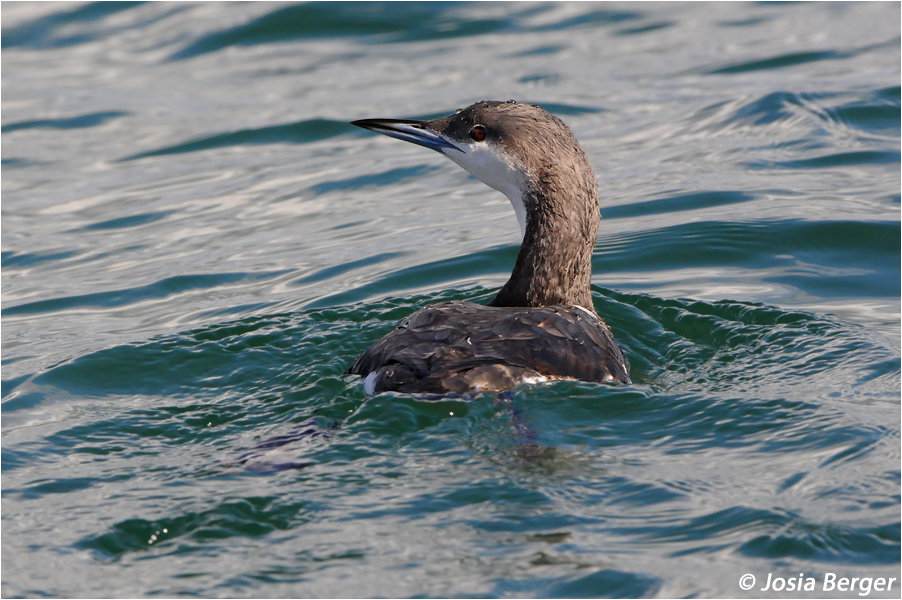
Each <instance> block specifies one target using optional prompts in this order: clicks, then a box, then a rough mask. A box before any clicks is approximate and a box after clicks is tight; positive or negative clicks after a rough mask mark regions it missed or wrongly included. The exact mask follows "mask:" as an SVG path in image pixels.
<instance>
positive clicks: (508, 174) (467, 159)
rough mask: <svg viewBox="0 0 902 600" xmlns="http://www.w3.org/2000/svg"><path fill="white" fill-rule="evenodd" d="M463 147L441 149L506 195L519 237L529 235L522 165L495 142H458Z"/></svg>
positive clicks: (478, 177)
mask: <svg viewBox="0 0 902 600" xmlns="http://www.w3.org/2000/svg"><path fill="white" fill-rule="evenodd" d="M455 145H456V146H457V147H458V148H460V150H461V152H458V151H457V150H452V149H447V150H444V151H443V152H442V154H444V155H445V156H447V157H448V158H450V159H451V160H453V161H454V162H456V163H457V164H458V165H460V166H461V167H463V168H464V170H466V171H467V172H468V173H470V174H471V175H473V177H475V178H476V179H478V180H479V181H481V182H483V183H484V184H486V185H487V186H489V187H491V188H494V189H496V190H498V191H499V192H501V193H502V194H504V195H505V196H507V199H508V200H510V203H511V205H512V206H513V207H514V213H516V215H517V222H518V223H520V237H523V236H525V235H526V206H525V205H524V203H523V196H524V194H525V193H526V188H527V183H528V180H527V178H526V174H525V173H524V172H523V169H522V168H521V167H520V165H518V164H516V163H515V162H514V161H513V160H512V159H511V158H509V157H508V156H507V155H505V154H504V153H503V152H501V151H499V150H498V147H497V146H495V145H494V144H489V143H486V142H472V143H469V144H466V143H459V142H455Z"/></svg>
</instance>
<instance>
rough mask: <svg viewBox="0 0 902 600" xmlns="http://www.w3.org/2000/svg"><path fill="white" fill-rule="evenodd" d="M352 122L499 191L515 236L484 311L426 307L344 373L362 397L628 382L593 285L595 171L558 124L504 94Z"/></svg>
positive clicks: (458, 305) (463, 305)
mask: <svg viewBox="0 0 902 600" xmlns="http://www.w3.org/2000/svg"><path fill="white" fill-rule="evenodd" d="M354 124H355V125H359V126H361V127H365V128H367V129H371V130H373V131H377V132H379V133H383V134H385V135H388V136H390V137H395V138H398V139H402V140H405V141H410V142H413V143H416V144H419V145H422V146H426V147H428V148H431V149H433V150H436V151H438V152H440V153H442V154H443V155H445V156H447V157H448V158H450V159H451V160H453V161H454V162H456V163H458V164H459V165H461V166H462V167H463V168H464V169H466V170H467V171H469V172H470V173H471V174H473V175H474V176H476V177H477V178H478V179H480V180H482V181H483V182H485V183H487V184H488V185H490V186H491V187H493V188H495V189H497V190H499V191H501V192H503V193H504V194H505V195H506V196H507V197H508V198H509V199H510V201H511V204H512V205H513V207H514V211H515V212H516V213H517V219H518V221H519V223H520V228H521V233H522V234H523V243H522V244H521V246H520V253H519V255H518V257H517V263H516V265H515V266H514V270H513V272H512V274H511V277H510V280H509V281H508V282H507V283H506V284H505V285H504V286H503V287H502V288H501V290H500V291H499V292H498V295H497V296H496V297H495V298H494V299H493V300H492V301H491V302H490V303H489V305H488V306H483V305H478V304H473V303H470V302H449V303H443V304H437V305H434V306H430V307H427V308H424V309H422V310H420V311H418V312H416V313H414V314H413V315H411V316H410V317H408V318H407V319H405V320H404V321H403V322H402V323H401V324H400V325H399V326H398V327H397V328H396V329H395V330H394V331H392V332H391V333H389V334H387V335H386V336H385V337H383V338H382V339H380V340H379V341H377V342H376V343H375V344H373V345H372V346H371V347H370V348H369V349H368V350H367V351H366V352H364V353H363V354H362V355H361V356H360V357H359V358H358V359H357V360H356V361H355V362H354V364H353V365H352V366H351V368H350V369H349V371H348V372H349V373H354V374H358V375H362V376H364V377H365V378H366V379H365V387H366V391H367V393H370V394H373V393H378V392H382V391H389V390H394V391H400V392H408V393H423V392H426V393H439V394H441V393H458V394H464V393H468V392H475V391H501V390H504V389H509V388H512V387H514V386H516V385H519V384H521V383H531V382H538V381H544V380H547V379H578V380H582V381H593V382H612V381H618V382H622V383H629V381H630V380H629V375H628V371H627V366H626V361H625V359H624V357H623V354H622V353H621V351H620V348H618V347H617V344H616V343H615V342H614V338H613V336H612V335H611V331H610V329H609V328H608V326H607V325H606V324H605V323H604V321H603V320H602V319H601V318H600V317H598V315H597V314H596V313H595V311H594V309H593V305H592V296H591V291H590V288H589V283H590V278H591V272H592V265H591V259H592V249H593V248H594V246H595V237H596V234H597V231H598V219H599V212H598V193H597V183H596V180H595V175H594V173H593V172H592V168H591V167H590V166H589V163H588V160H587V159H586V156H585V154H584V153H583V151H582V149H581V148H580V147H579V144H578V143H577V141H576V139H575V138H574V137H573V134H572V133H571V132H570V130H569V129H568V128H567V126H566V125H565V124H564V123H563V122H562V121H560V120H559V119H557V118H556V117H554V116H552V115H550V114H548V113H547V112H545V111H544V110H542V109H540V108H538V107H535V106H531V105H528V104H518V103H515V102H512V101H509V102H478V103H476V104H474V105H472V106H470V107H468V108H466V109H463V110H461V111H458V112H457V113H455V114H453V115H450V116H448V117H443V118H441V119H435V120H433V121H406V120H397V119H368V120H364V121H355V123H354Z"/></svg>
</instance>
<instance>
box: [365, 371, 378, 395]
mask: <svg viewBox="0 0 902 600" xmlns="http://www.w3.org/2000/svg"><path fill="white" fill-rule="evenodd" d="M363 391H364V393H365V394H366V395H367V396H375V395H376V371H373V372H372V373H370V374H369V375H367V376H366V379H364V380H363Z"/></svg>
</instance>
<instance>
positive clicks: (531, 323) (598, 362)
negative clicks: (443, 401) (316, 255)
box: [349, 302, 629, 394]
mask: <svg viewBox="0 0 902 600" xmlns="http://www.w3.org/2000/svg"><path fill="white" fill-rule="evenodd" d="M349 372H350V373H357V374H360V375H369V374H371V373H375V374H376V375H375V378H374V379H373V380H372V381H373V385H374V389H375V390H376V391H382V390H396V391H399V392H409V393H421V392H427V393H448V392H451V393H458V394H463V393H467V392H473V391H500V390H504V389H508V388H511V387H514V386H516V385H518V384H520V383H524V382H528V381H541V380H542V379H544V378H547V379H579V380H582V381H597V382H611V381H621V382H628V381H629V376H628V375H627V369H626V361H625V360H624V358H623V354H622V353H621V352H620V348H618V347H617V344H615V343H614V338H613V336H612V335H611V330H610V329H608V326H607V325H606V324H605V323H604V322H603V321H602V320H601V319H599V318H598V317H597V316H596V315H595V314H593V313H590V312H589V311H587V310H584V309H582V308H579V307H573V306H544V307H538V308H527V307H494V306H482V305H480V304H473V303H472V302H447V303H442V304H436V305H434V306H429V307H427V308H424V309H422V310H420V311H417V312H415V313H414V314H412V315H411V316H409V317H408V318H406V319H404V321H402V322H401V324H400V325H398V327H397V328H396V329H395V330H394V331H392V332H391V333H389V334H387V335H386V336H384V337H383V338H382V339H380V340H379V341H377V342H376V343H375V344H373V345H372V346H370V348H369V349H368V350H367V351H366V352H364V353H363V354H362V355H361V356H360V357H359V358H358V359H357V361H356V362H355V363H354V365H353V366H352V367H351V369H350V371H349Z"/></svg>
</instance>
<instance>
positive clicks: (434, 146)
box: [351, 119, 463, 152]
mask: <svg viewBox="0 0 902 600" xmlns="http://www.w3.org/2000/svg"><path fill="white" fill-rule="evenodd" d="M351 125H356V126H357V127H363V128H364V129H369V130H370V131H375V132H376V133H381V134H382V135H387V136H388V137H393V138H396V139H399V140H404V141H405V142H412V143H414V144H417V145H419V146H425V147H426V148H429V149H430V150H435V151H436V152H442V149H444V148H453V149H454V150H457V151H458V152H463V150H461V149H460V148H458V147H457V146H455V145H454V144H452V143H451V142H450V141H448V139H447V138H446V137H444V136H443V135H441V134H439V133H436V132H435V131H433V130H431V129H429V127H427V126H426V122H425V121H410V120H408V119H361V120H360V121H351Z"/></svg>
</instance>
